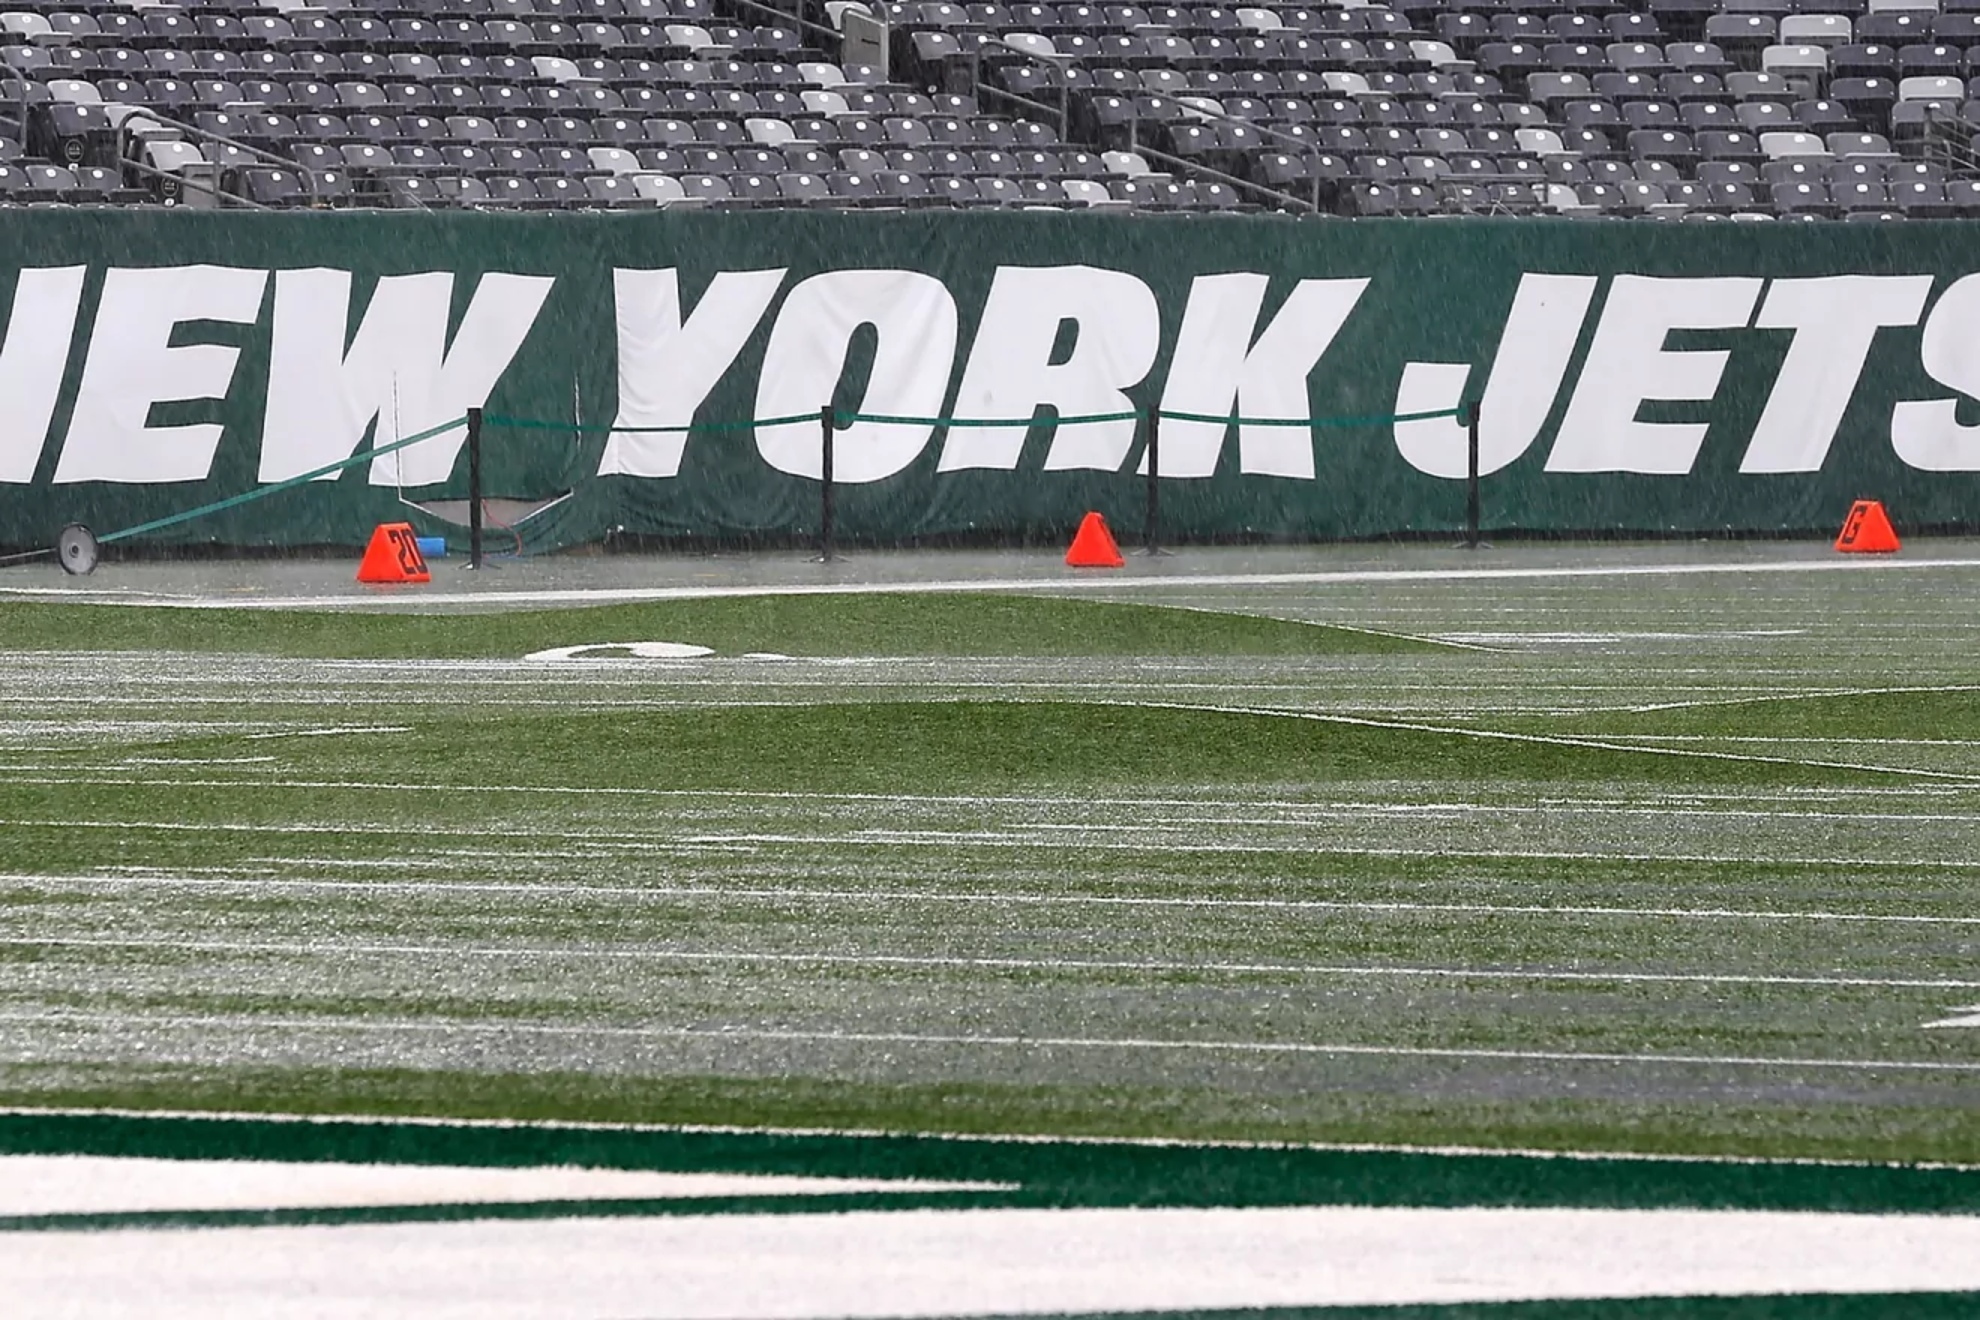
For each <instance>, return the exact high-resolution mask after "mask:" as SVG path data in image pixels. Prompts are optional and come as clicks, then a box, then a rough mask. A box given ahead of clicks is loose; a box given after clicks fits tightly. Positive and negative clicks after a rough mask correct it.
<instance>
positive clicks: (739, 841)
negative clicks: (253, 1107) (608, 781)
mask: <svg viewBox="0 0 1980 1320" xmlns="http://www.w3.org/2000/svg"><path fill="white" fill-rule="evenodd" d="M0 826H6V827H13V828H21V829H87V830H114V831H122V832H125V833H134V832H140V831H154V832H160V833H195V834H196V833H201V832H206V831H211V832H214V833H219V834H304V835H315V834H349V835H357V836H362V837H376V838H406V837H417V838H428V837H445V838H475V839H486V838H490V837H506V838H516V839H525V838H526V839H530V840H537V839H561V840H566V841H569V842H572V843H579V844H590V845H592V847H591V849H590V850H588V851H581V852H579V851H537V850H531V849H527V848H523V849H471V850H439V851H438V852H437V853H435V854H434V855H437V856H455V857H462V858H472V859H482V858H493V859H498V860H500V859H506V860H509V861H537V860H542V861H571V860H579V861H600V860H610V859H611V858H612V857H614V856H619V855H626V856H630V855H646V854H650V853H655V852H661V853H671V852H679V851H684V850H689V849H694V850H699V851H708V850H713V849H727V850H730V851H735V852H747V851H750V850H752V849H755V848H761V847H765V846H772V847H785V846H789V847H805V848H820V847H829V848H908V847H921V848H946V849H960V848H965V847H981V848H1014V849H1022V848H1029V849H1050V850H1053V851H1059V852H1063V851H1065V850H1067V849H1068V848H1071V847H1075V846H1076V847H1078V848H1079V849H1081V850H1083V851H1087V852H1096V851H1097V852H1129V853H1146V852H1158V853H1203V854H1210V855H1225V854H1230V855H1240V854H1245V855H1249V854H1270V855H1277V854H1284V853H1289V852H1297V853H1303V854H1306V855H1310V856H1326V857H1435V858H1442V859H1446V860H1452V861H1538V862H1622V863H1638V862H1656V863H1697V864H1703V865H1710V866H1822V867H1857V868H1861V869H1865V870H1876V871H1890V870H1905V869H1911V870H1925V871H1932V870H1938V871H1972V870H1980V861H1975V860H1971V859H1964V858H1937V857H1863V856H1859V857H1846V856H1845V857H1838V856H1826V857H1787V856H1779V855H1775V856H1768V857H1753V856H1740V855H1737V854H1728V853H1631V852H1594V851H1587V850H1549V849H1533V848H1498V849H1489V848H1394V847H1367V846H1354V845H1350V844H1345V843H1314V842H1311V841H1306V840H1300V841H1290V842H1287V843H1281V844H1236V843H1233V844H1201V843H1183V842H1178V841H1172V840H1164V841H1163V842H1161V843H1154V844H1143V843H1111V842H1107V841H1104V840H1093V839H1082V840H1079V841H1078V842H1077V844H1070V843H1068V842H1066V841H1065V840H1063V839H1043V838H1033V837H1026V836H1022V835H1015V834H1013V835H993V834H975V835H962V834H942V835H939V836H937V835H935V834H934V833H933V832H927V831H922V832H915V831H905V830H893V831H882V830H864V831H861V832H860V833H858V834H854V835H836V834H761V833H749V834H705V833H704V834H687V835H665V834H650V835H636V834H628V833H623V832H616V831H605V830H596V831H582V830H546V829H539V828H534V827H532V828H530V829H527V830H517V831H513V832H509V833H507V834H504V833H503V832H502V831H499V830H496V829H493V828H492V827H490V826H488V825H479V826H471V825H463V826H444V825H438V824H431V823H423V824H414V825H392V824H386V823H383V822H375V821H366V822H361V823H356V824H330V823H318V822H310V823H297V824H282V825H255V824H246V823H241V822H227V823H220V824H199V823H192V822H187V821H126V820H60V819H47V820H30V819H7V820H0ZM313 864H315V865H328V864H330V863H327V862H324V861H322V860H320V859H319V860H316V861H314V862H313ZM347 864H348V863H347ZM355 864H361V865H372V866H378V867H380V868H390V867H392V866H395V865H400V864H401V863H399V862H398V861H396V860H395V859H393V858H390V857H380V858H375V859H370V860H368V861H364V860H360V861H359V862H357V863H355ZM415 864H423V863H415Z"/></svg>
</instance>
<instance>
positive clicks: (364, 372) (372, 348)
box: [258, 268, 552, 486]
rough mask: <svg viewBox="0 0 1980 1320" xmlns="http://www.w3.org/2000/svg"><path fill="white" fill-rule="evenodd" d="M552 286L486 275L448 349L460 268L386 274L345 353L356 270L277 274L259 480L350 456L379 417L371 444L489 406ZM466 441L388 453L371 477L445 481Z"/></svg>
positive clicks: (445, 438) (412, 482)
mask: <svg viewBox="0 0 1980 1320" xmlns="http://www.w3.org/2000/svg"><path fill="white" fill-rule="evenodd" d="M551 283H552V281H551V280H550V279H549V278H547V277H540V276H530V275H501V274H490V275H485V276H483V277H482V280H481V283H480V285H479V286H478V287H477V288H476V289H475V293H474V298H473V300H472V301H471V302H470V303H469V304H468V309H467V313H466V314H465V315H464V316H463V317H462V318H461V326H460V329H459V330H457V331H455V333H454V341H453V343H452V344H451V345H449V344H448V343H447V319H448V316H449V313H450V312H451V310H452V307H453V299H454V276H453V275H452V274H451V273H450V272H447V271H433V272H427V273H424V274H418V275H384V276H380V277H379V279H378V282H377V284H376V285H374V286H373V288H372V291H371V300H370V302H369V303H368V304H366V306H365V309H364V316H363V319H362V320H361V321H359V323H358V328H357V333H356V334H354V335H352V336H351V337H350V341H349V344H350V346H349V348H348V349H347V348H346V347H345V334H346V327H347V326H348V324H349V322H350V316H351V310H352V309H351V273H350V272H349V271H347V270H330V269H322V268H313V269H308V270H282V271H277V272H276V273H275V316H274V322H275V323H274V330H273V332H272V334H271V336H270V347H269V355H268V404H267V409H266V412H265V413H264V414H263V420H262V441H261V467H260V470H259V473H258V475H259V477H260V479H261V480H262V481H286V480H288V479H289V478H290V477H296V476H300V475H302V474H303V473H305V472H309V471H312V470H313V469H316V468H320V467H324V466H326V465H328V464H331V463H335V462H337V461H338V460H339V459H344V458H349V457H350V456H351V455H352V454H353V453H354V452H356V450H357V447H358V446H359V445H360V444H361V443H363V441H364V433H365V431H366V430H367V429H369V428H370V427H371V424H372V422H373V421H374V420H375V421H377V423H378V430H377V434H376V436H375V438H374V440H373V443H374V444H375V445H386V444H390V443H392V442H393V441H394V440H397V439H399V438H400V437H401V436H408V435H415V434H417V433H419V432H420V431H425V430H430V429H431V428H433V427H435V426H439V425H441V424H442V423H444V422H448V421H452V420H453V419H454V418H456V417H459V416H461V415H462V414H464V413H465V412H466V411H467V410H468V409H469V408H478V407H480V406H481V405H482V404H483V403H485V402H487V400H488V395H489V392H490V391H491V390H493V389H494V388H495V382H496V381H497V380H498V379H500V378H501V375H502V373H503V372H504V371H505V370H507V369H508V366H509V362H510V360H511V359H512V358H514V357H515V355H516V351H517V350H518V349H520V348H521V347H522V341H523V339H524V337H525V336H527V335H528V334H529V331H530V327H531V326H532V325H534V324H535V322H536V316H537V313H538V312H539V311H540V310H541V309H542V306H543V300H544V299H545V298H546V297H548V296H549V293H550V286H551ZM466 438H467V437H466V435H465V434H464V433H463V432H461V431H458V430H456V431H449V432H446V433H444V434H442V435H438V436H435V437H434V438H433V439H432V440H429V441H425V442H422V443H420V444H416V445H409V446H407V447H406V448H404V449H401V450H398V451H397V452H395V453H391V454H384V455H381V456H380V457H378V458H376V459H374V460H373V461H372V465H371V482H372V484H373V485H386V486H390V485H404V486H425V485H431V484H433V483H435V482H439V481H445V480H446V479H447V477H448V475H449V473H450V472H451V471H452V469H453V466H454V459H455V456H456V455H458V454H459V453H460V447H461V444H462V443H463V442H464V441H465V440H466ZM338 475H339V474H338V473H335V472H332V473H328V474H326V475H325V476H323V477H320V478H318V480H321V481H334V480H336V479H337V476H338Z"/></svg>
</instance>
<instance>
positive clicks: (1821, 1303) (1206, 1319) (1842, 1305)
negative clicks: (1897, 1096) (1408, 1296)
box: [986, 1293, 1980, 1320]
mask: <svg viewBox="0 0 1980 1320" xmlns="http://www.w3.org/2000/svg"><path fill="white" fill-rule="evenodd" d="M1145 1314H1146V1313H1145V1312H1142V1313H1136V1316H1137V1317H1141V1316H1145ZM1975 1316H1980V1293H1860V1294H1844V1293H1796V1294H1789V1295H1783V1296H1777V1297H1643V1298H1603V1299H1600V1300H1595V1301H1567V1302H1560V1301H1556V1302H1489V1303H1483V1302H1471V1303H1464V1304H1462V1305H1457V1306H1293V1307H1260V1308H1257V1309H1253V1310H1237V1311H1164V1312H1162V1320H1973V1317H1975ZM986 1320H987V1318H986ZM1051 1320H1129V1317H1128V1315H1127V1314H1126V1313H1096V1314H1088V1315H1078V1316H1054V1317H1051Z"/></svg>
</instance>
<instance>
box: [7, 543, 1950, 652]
mask: <svg viewBox="0 0 1980 1320" xmlns="http://www.w3.org/2000/svg"><path fill="white" fill-rule="evenodd" d="M1947 568H1950V569H1961V568H1966V569H1973V568H1980V559H1879V560H1849V559H1771V560H1760V561H1755V562H1752V563H1734V564H1616V565H1606V566H1597V565H1588V566H1578V567H1576V566H1553V567H1540V568H1421V569H1418V568H1390V569H1382V568H1366V569H1359V568H1357V569H1331V570H1325V569H1323V570H1316V571H1313V572H1307V573H1194V574H1191V573H1175V574H1160V575H1150V576H1146V577H1144V576H1139V575H1136V574H1128V575H1123V576H1119V577H1105V578H1095V577H1073V576H1057V575H1054V576H1045V575H1042V574H1041V575H1040V576H1038V577H1006V578H956V579H948V580H943V581H934V582H884V581H882V582H798V583H781V584H770V583H765V584H751V585H743V586H681V587H601V588H567V589H549V588H545V589H540V590H529V591H445V590H440V591H423V592H421V593H420V594H418V595H392V594H384V593H368V594H364V595H359V594H356V593H353V594H351V595H346V596H268V597H261V598H243V597H240V596H180V595H170V594H163V593H161V594H157V595H151V594H145V593H136V592H133V591H131V590H129V589H127V588H109V589H98V588H87V587H69V588H53V587H41V588H31V587H8V588H0V597H4V596H24V597H55V598H59V599H61V600H63V601H65V602H69V603H77V604H81V603H91V604H113V605H137V604H142V605H161V606H178V607H181V608H185V609H259V610H308V609H324V608H335V607H337V606H342V605H362V606H364V607H365V608H366V609H383V608H398V607H407V608H412V609H415V610H417V609H424V608H428V607H431V606H434V605H582V604H587V603H589V604H600V605H603V604H614V603H629V602H637V601H661V600H708V599H714V598H718V597H733V596H871V595H945V594H950V593H954V592H965V591H1046V592H1059V591H1088V590H1101V591H1121V590H1135V591H1140V590H1148V589H1151V588H1152V589H1156V590H1161V589H1175V588H1195V587H1297V586H1324V585H1327V584H1330V583H1379V582H1458V581H1493V580H1497V581H1507V580H1531V579H1543V580H1544V579H1549V578H1636V577H1691V576H1723V575H1727V574H1736V575H1753V574H1765V573H1878V572H1916V571H1921V570H1931V569H1947ZM1423 640H1426V641H1434V640H1436V639H1434V638H1424V639H1423Z"/></svg>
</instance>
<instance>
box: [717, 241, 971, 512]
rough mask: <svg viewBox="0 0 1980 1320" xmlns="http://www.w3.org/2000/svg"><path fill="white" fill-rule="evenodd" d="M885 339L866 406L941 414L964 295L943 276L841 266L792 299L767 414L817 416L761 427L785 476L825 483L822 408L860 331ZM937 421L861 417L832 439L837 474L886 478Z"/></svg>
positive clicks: (780, 314) (850, 479) (760, 403)
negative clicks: (868, 329) (954, 293)
mask: <svg viewBox="0 0 1980 1320" xmlns="http://www.w3.org/2000/svg"><path fill="white" fill-rule="evenodd" d="M862 325H870V326H872V327H873V328H874V330H875V331H876V333H877V335H878V342H877V345H876V347H875V349H874V354H873V369H872V371H871V372H870V373H869V374H868V376H867V382H866V395H865V398H864V399H863V400H862V401H861V402H860V404H859V406H858V408H857V409H856V411H859V412H867V413H878V414H884V415H887V416H893V417H933V416H936V415H937V414H939V413H940V412H941V411H942V400H943V399H944V398H946V397H947V396H948V392H949V373H950V372H951V371H953V370H954V369H955V363H956V300H955V299H954V298H952V297H950V296H949V290H948V286H946V285H944V284H943V283H942V281H940V280H938V279H936V278H935V277H934V276H933V275H923V274H920V273H918V272H916V271H911V270H837V271H828V272H827V273H825V274H823V275H813V276H812V277H811V278H810V279H808V280H805V281H804V282H803V283H801V284H799V285H798V286H797V287H796V288H794V289H792V290H791V291H790V294H789V295H788V296H787V297H786V298H785V299H784V305H783V306H782V307H781V308H779V309H778V311H777V323H776V325H774V326H773V327H771V330H770V342H769V344H768V345H767V346H766V347H765V348H764V350H763V370H762V374H761V375H760V376H759V378H758V380H757V385H756V415H757V416H758V417H790V416H793V415H795V414H798V413H806V414H809V416H808V417H807V419H806V420H805V421H802V422H792V423H789V424H787V425H783V426H774V427H761V428H758V430H757V432H756V447H757V449H758V450H759V451H760V452H761V453H762V455H763V461H764V462H766V463H768V464H769V465H770V466H771V467H773V468H776V469H777V470H778V471H779V472H788V473H791V474H792V475H793V476H799V477H810V478H812V479H814V480H816V479H817V478H818V477H819V476H820V474H821V469H820V464H819V458H820V446H821V445H822V443H823V440H824V437H823V435H822V433H821V431H820V427H819V422H818V418H817V413H818V410H819V409H820V408H821V407H822V406H823V405H825V404H827V403H829V402H831V399H832V392H833V390H834V389H835V388H836V387H837V385H838V383H839V376H840V373H841V372H842V371H843V370H844V369H845V363H846V352H847V350H848V349H849V348H850V347H851V346H852V339H853V334H854V332H856V331H857V330H858V329H859V328H860V327H861V326H862ZM934 433H935V428H934V426H933V425H926V426H915V425H909V424H906V423H897V422H855V423H854V424H853V425H851V426H849V427H847V428H846V429H845V430H843V431H840V432H839V433H838V435H837V436H835V437H834V439H833V442H832V479H833V480H834V481H843V482H847V483H858V482H866V481H879V480H882V479H883V478H886V477H891V476H893V475H894V474H895V473H896V472H899V471H900V470H901V469H902V468H905V467H906V466H907V465H908V464H910V463H912V462H913V461H914V460H915V458H916V456H917V455H919V454H920V453H921V451H922V450H923V449H925V448H927V446H928V438H929V437H930V436H932V435H933V434H934Z"/></svg>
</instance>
